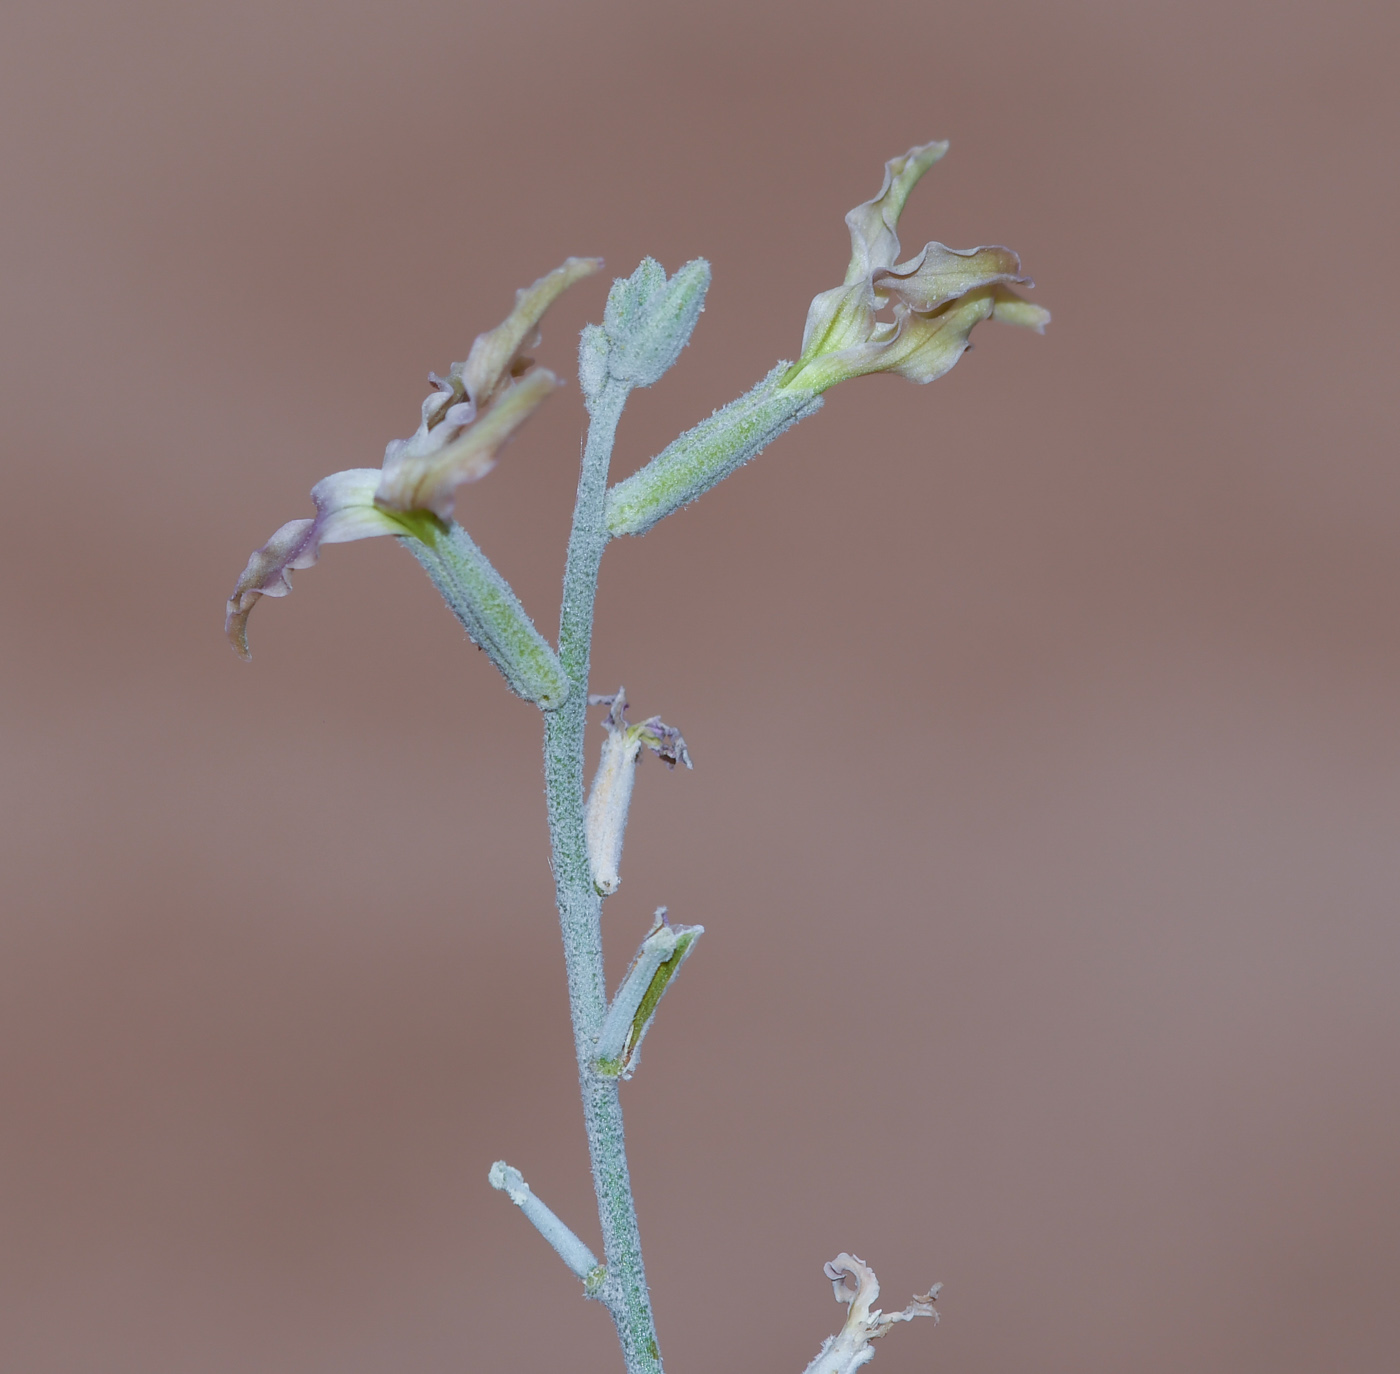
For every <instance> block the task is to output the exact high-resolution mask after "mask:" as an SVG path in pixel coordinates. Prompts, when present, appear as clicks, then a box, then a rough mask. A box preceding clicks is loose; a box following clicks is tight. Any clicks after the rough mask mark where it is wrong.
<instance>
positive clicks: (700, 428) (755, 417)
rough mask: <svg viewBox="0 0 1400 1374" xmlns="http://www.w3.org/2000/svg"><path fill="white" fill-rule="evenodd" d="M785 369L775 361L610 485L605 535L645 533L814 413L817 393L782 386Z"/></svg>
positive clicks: (786, 367) (782, 364)
mask: <svg viewBox="0 0 1400 1374" xmlns="http://www.w3.org/2000/svg"><path fill="white" fill-rule="evenodd" d="M788 370H789V364H787V363H779V364H778V365H777V367H775V368H774V369H773V370H772V371H771V372H770V373H769V374H768V375H767V376H766V377H765V378H764V379H763V380H762V381H761V382H759V384H758V385H757V386H756V387H754V389H753V390H752V391H750V392H749V393H748V394H747V395H745V396H740V397H739V399H738V400H737V401H731V402H730V403H729V404H728V405H727V406H724V407H723V408H722V409H720V410H717V411H715V413H714V414H713V415H711V416H710V418H709V419H708V420H701V422H700V423H699V424H698V425H696V426H695V428H694V429H688V430H687V431H686V432H685V433H684V434H682V435H681V436H680V437H679V438H677V439H674V440H672V441H671V443H670V444H669V445H667V447H666V448H664V449H662V451H661V452H660V453H658V454H657V455H656V457H655V458H653V459H652V460H651V462H649V463H648V464H647V465H646V466H645V467H643V468H641V469H639V470H638V471H637V472H634V473H633V474H632V475H631V476H630V477H627V478H624V479H623V480H622V481H621V482H619V483H618V484H617V485H616V486H615V487H613V488H612V490H611V491H609V492H608V511H607V524H608V533H609V534H610V535H614V536H616V535H620V534H645V533H646V532H647V530H649V529H650V528H651V527H652V526H653V525H654V524H656V522H657V521H658V520H661V519H664V518H665V517H666V516H668V515H670V514H671V512H672V511H675V510H679V509H680V507H682V506H684V505H686V504H687V503H688V502H690V501H693V500H695V498H696V497H697V496H700V495H703V494H704V493H705V492H707V491H709V489H710V488H711V487H712V486H714V485H715V484H716V483H717V482H721V481H723V480H724V479H725V478H726V477H728V476H729V474H730V473H731V472H733V471H734V470H735V469H736V468H738V467H740V466H741V465H742V464H744V463H747V462H748V461H749V459H750V458H754V457H756V456H757V455H758V454H759V453H761V452H762V451H763V450H764V449H765V448H766V447H767V446H768V445H769V444H771V443H772V442H773V440H774V439H776V438H777V437H778V435H780V434H781V433H782V432H783V431H784V430H785V429H787V428H789V427H790V426H791V425H795V424H796V423H797V422H798V421H799V420H805V419H806V418H807V416H809V415H812V414H815V413H816V411H817V410H819V409H820V407H821V404H822V400H821V397H820V396H818V395H816V394H815V393H814V392H812V391H810V390H805V389H803V388H800V387H794V388H791V389H787V388H784V387H783V386H781V385H780V383H781V382H782V379H783V377H784V375H785V374H786V373H787V372H788Z"/></svg>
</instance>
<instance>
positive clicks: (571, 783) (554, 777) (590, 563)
mask: <svg viewBox="0 0 1400 1374" xmlns="http://www.w3.org/2000/svg"><path fill="white" fill-rule="evenodd" d="M629 390H630V387H629V386H628V385H627V384H625V383H623V382H619V381H618V380H616V379H615V378H609V379H608V380H607V381H606V382H605V383H604V384H603V385H602V387H601V388H599V390H598V392H597V393H596V394H595V395H594V396H593V397H591V398H590V400H591V404H590V406H589V409H590V412H591V416H592V420H591V423H590V425H589V428H588V440H587V442H586V444H585V446H584V453H583V470H582V472H581V474H580V476H579V484H578V498H577V501H576V503H575V506H574V524H573V529H572V531H571V533H570V535H569V552H568V558H567V561H566V563H565V568H564V600H563V607H562V611H561V614H560V625H559V659H560V663H561V664H562V665H563V668H564V671H565V673H566V674H567V675H568V677H569V681H570V691H569V695H568V697H567V699H566V700H565V701H564V703H563V705H562V706H560V707H559V708H558V709H557V710H552V711H546V712H545V716H544V721H545V733H544V763H545V797H546V803H547V806H548V810H549V836H550V843H551V846H552V849H553V858H554V883H555V893H556V900H557V902H558V905H559V924H560V929H561V931H562V934H563V937H564V963H565V968H566V970H567V973H568V981H569V1009H570V1012H571V1015H572V1019H573V1029H574V1051H575V1054H576V1056H577V1059H578V1073H579V1087H580V1090H581V1092H582V1095H583V1119H584V1126H585V1128H586V1130H587V1132H588V1152H589V1156H590V1158H591V1160H592V1164H593V1187H594V1191H595V1192H596V1193H597V1197H598V1220H599V1222H600V1223H601V1226H602V1232H603V1262H604V1264H605V1266H606V1268H607V1276H606V1278H605V1279H604V1280H603V1282H602V1284H601V1285H600V1286H599V1287H598V1289H597V1291H596V1294H595V1296H597V1297H598V1298H600V1299H601V1300H602V1301H603V1302H604V1303H605V1304H606V1305H607V1308H608V1310H609V1311H610V1312H611V1313H612V1317H613V1321H614V1323H615V1324H616V1326H617V1335H618V1340H619V1341H620V1342H621V1344H622V1353H623V1358H624V1359H625V1360H626V1362H627V1369H628V1374H660V1371H661V1355H660V1351H659V1348H658V1346H657V1343H656V1325H655V1322H654V1321H653V1319H652V1314H651V1299H650V1296H649V1295H648V1293H647V1283H646V1274H645V1271H644V1270H643V1268H642V1243H641V1237H640V1235H639V1233H638V1230H637V1212H636V1207H635V1206H634V1204H633V1201H632V1182H631V1179H630V1177H629V1176H628V1172H627V1151H626V1145H625V1142H624V1140H623V1131H622V1104H621V1102H620V1101H619V1100H618V1086H619V1085H618V1080H617V1079H616V1078H609V1077H605V1076H604V1075H602V1074H601V1073H599V1072H598V1069H597V1067H596V1064H595V1060H596V1058H597V1054H596V1042H597V1037H598V1032H599V1030H600V1029H601V1028H602V1024H603V1017H604V1014H605V1013H606V1011H607V991H606V985H605V983H604V980H603V938H602V929H601V925H600V917H601V914H602V905H603V903H602V898H601V897H600V896H599V894H598V892H597V890H596V889H595V888H594V886H593V874H592V870H591V868H590V867H589V862H588V845H587V840H586V838H585V832H584V805H583V758H584V726H585V723H586V712H587V707H588V659H589V651H590V648H591V646H592V640H593V602H594V597H595V595H596V593H597V589H598V565H599V563H600V562H601V560H602V556H603V550H604V548H605V547H606V546H607V542H608V532H607V528H606V525H605V523H604V512H605V509H606V500H607V486H608V462H609V459H610V458H611V455H612V446H613V437H614V435H615V434H616V432H617V422H618V418H619V416H620V415H621V414H622V407H623V405H624V403H625V402H626V400H627V393H628V391H629Z"/></svg>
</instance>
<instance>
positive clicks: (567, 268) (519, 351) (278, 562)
mask: <svg viewBox="0 0 1400 1374" xmlns="http://www.w3.org/2000/svg"><path fill="white" fill-rule="evenodd" d="M602 265H603V264H602V260H601V259H599V258H569V259H568V260H567V261H566V262H565V263H564V264H563V265H562V266H561V267H556V268H555V269H554V271H553V272H550V273H548V274H547V275H545V276H543V277H541V278H540V279H539V280H538V281H537V282H535V284H534V285H533V286H528V287H526V288H525V289H524V290H522V291H518V292H517V293H516V300H515V309H514V310H512V311H511V312H510V314H509V315H508V316H507V317H506V319H505V320H504V321H503V322H502V323H501V324H499V325H497V327H496V328H495V329H493V330H490V331H489V332H488V333H485V334H481V335H478V337H477V339H476V342H475V343H473V344H472V348H471V352H470V353H469V354H468V355H467V360H466V362H464V363H453V365H452V367H451V369H450V371H449V372H448V374H447V376H446V377H445V378H443V377H438V376H434V375H431V374H430V377H431V380H432V383H433V393H432V395H430V396H429V397H428V398H427V399H426V400H425V401H424V402H423V418H422V423H421V424H420V425H419V426H418V431H417V433H415V434H414V435H413V436H412V437H411V438H408V439H395V440H393V441H392V442H391V443H390V444H389V446H388V448H387V449H386V450H385V452H384V465H383V467H382V468H350V469H348V470H347V471H345V472H336V473H332V474H331V475H330V476H329V477H325V478H323V479H322V480H321V481H319V482H317V483H316V485H315V486H314V487H312V489H311V499H312V501H314V502H315V504H316V515H315V518H314V519H310V520H292V521H289V522H288V523H287V524H285V525H283V526H282V528H281V529H279V530H278V531H277V532H276V534H274V535H273V536H272V538H271V539H269V540H268V541H267V543H266V544H264V545H263V546H262V548H260V549H259V550H258V551H257V552H256V553H255V554H253V556H252V557H251V558H250V559H249V560H248V566H247V567H246V568H245V569H244V570H243V575H242V576H241V577H240V578H239V579H238V583H237V585H236V586H235V587H234V589H233V595H232V596H231V597H229V602H228V614H227V617H226V619H225V621H224V630H225V633H226V634H227V635H228V637H229V640H230V641H231V642H232V644H233V647H234V648H235V649H236V650H237V651H238V653H239V656H240V657H242V658H247V657H249V654H248V615H249V612H250V611H252V609H253V607H254V606H255V605H257V603H258V601H259V600H260V599H261V598H262V597H264V596H286V594H287V593H288V592H289V591H291V589H292V580H291V574H292V572H293V571H294V570H295V569H298V568H309V567H310V566H311V565H312V564H313V563H314V562H315V561H316V557H317V555H318V554H319V553H320V551H321V546H322V545H323V544H343V543H347V542H349V541H350V540H353V539H371V538H373V537H374V536H376V535H381V534H398V535H414V536H417V537H420V538H421V537H423V536H424V535H425V534H427V533H430V532H431V531H433V530H440V529H441V528H442V526H443V525H444V524H445V522H446V521H448V520H450V519H451V517H452V503H453V499H454V497H455V495H456V490H457V488H458V487H459V486H461V485H462V483H464V482H474V481H476V480H477V479H478V478H480V477H484V476H485V475H486V474H487V473H488V472H490V471H491V469H492V468H493V467H494V466H495V464H496V455H497V454H498V453H499V452H500V450H501V448H502V447H503V446H504V444H505V442H506V441H507V440H508V439H509V438H510V437H511V435H513V434H514V433H515V431H516V430H517V429H519V428H520V426H521V425H522V424H524V423H525V421H526V420H527V419H528V418H529V417H530V416H531V415H532V414H533V413H534V411H535V410H536V408H537V407H538V406H539V405H540V403H541V402H542V401H543V400H544V399H545V397H546V396H548V395H549V394H550V392H552V391H553V390H554V388H555V387H556V386H558V385H559V378H558V377H556V376H555V375H554V373H552V372H550V371H549V370H548V368H543V367H537V366H536V365H535V362H534V359H532V358H528V357H526V356H524V353H525V350H526V349H527V348H532V347H533V346H534V345H535V344H537V343H538V342H539V331H538V325H539V322H540V318H541V316H543V314H544V312H545V311H546V310H547V309H548V308H549V307H550V306H551V305H552V304H553V303H554V301H555V300H556V299H557V298H558V297H559V295H560V294H561V293H562V292H563V291H565V290H567V289H568V288H569V287H570V286H572V285H573V284H574V282H576V281H578V280H579V279H580V278H581V277H586V276H588V275H590V274H591V273H593V272H596V271H597V270H598V269H599V268H600V267H601V266H602Z"/></svg>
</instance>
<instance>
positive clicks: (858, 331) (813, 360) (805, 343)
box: [782, 143, 1050, 392]
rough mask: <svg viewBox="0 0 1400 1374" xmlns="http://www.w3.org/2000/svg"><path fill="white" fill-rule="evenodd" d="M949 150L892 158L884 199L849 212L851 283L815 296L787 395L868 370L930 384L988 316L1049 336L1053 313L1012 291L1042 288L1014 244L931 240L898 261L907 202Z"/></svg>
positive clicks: (925, 149) (937, 147) (928, 146)
mask: <svg viewBox="0 0 1400 1374" xmlns="http://www.w3.org/2000/svg"><path fill="white" fill-rule="evenodd" d="M947 151H948V145H947V144H946V143H925V144H923V145H922V146H921V147H917V148H911V149H910V150H909V151H908V152H907V153H905V155H904V156H903V157H897V158H892V159H891V160H890V161H889V162H887V163H886V164H885V184H884V185H883V186H882V187H881V188H880V194H879V195H878V196H876V197H875V199H874V200H868V201H866V202H865V203H864V204H863V205H857V206H856V208H855V209H854V210H852V211H851V212H850V213H849V214H848V215H847V216H846V225H847V227H848V228H849V229H850V231H851V263H850V266H849V267H848V268H847V269H846V280H845V282H844V283H843V284H842V285H841V286H838V287H835V288H833V289H832V290H830V291H823V292H822V293H821V294H820V295H819V296H817V297H816V299H815V300H813V302H812V304H811V308H810V309H809V310H808V312H807V327H806V329H805V330H804V331H803V335H802V356H801V357H800V358H799V359H798V360H797V362H796V363H795V364H794V365H793V366H792V368H790V369H789V370H788V372H787V374H786V375H785V376H784V377H783V379H782V387H783V389H785V390H791V391H796V390H804V391H811V392H821V391H825V390H826V389H827V387H830V386H834V385H835V384H836V383H837V382H841V381H845V380H846V379H847V378H848V377H859V376H861V375H862V374H864V373H867V372H897V373H899V375H900V376H902V377H908V378H909V379H910V381H914V382H931V381H933V380H934V379H935V378H937V377H941V376H942V375H943V374H944V373H945V372H947V371H948V370H949V369H950V368H951V367H952V366H953V364H954V363H956V362H957V360H958V359H959V358H960V357H961V356H962V354H963V352H964V351H965V350H966V348H967V347H968V335H969V334H970V333H971V332H972V329H973V327H974V326H975V325H978V324H980V323H981V322H982V321H983V320H987V319H995V320H1001V321H1002V322H1003V323H1005V324H1018V325H1021V326H1023V327H1025V328H1027V329H1034V330H1035V331H1036V332H1037V333H1044V331H1045V326H1046V325H1047V324H1048V323H1049V322H1050V312H1049V311H1048V310H1044V309H1042V308H1041V307H1040V306H1038V305H1032V304H1031V303H1030V302H1029V301H1027V300H1024V299H1023V298H1022V297H1020V296H1018V295H1016V293H1015V292H1014V291H1012V290H1010V286H1011V285H1021V286H1031V285H1034V283H1033V282H1031V281H1030V279H1029V278H1027V277H1023V276H1021V275H1020V271H1021V260H1020V258H1018V257H1017V256H1016V254H1015V253H1013V252H1012V251H1011V250H1010V249H1009V248H1002V247H999V246H995V245H993V246H990V247H982V248H963V249H959V248H945V247H944V246H943V244H941V243H930V244H926V245H925V247H924V249H923V251H922V252H921V253H919V254H918V255H917V256H916V257H913V258H910V259H909V260H908V262H897V261H896V260H897V259H898V257H899V238H898V236H897V235H896V233H895V228H896V225H898V223H899V216H900V212H901V211H902V210H903V209H904V202H905V201H906V200H907V199H908V196H909V192H910V191H912V190H913V189H914V184H915V183H916V182H917V181H918V180H919V178H920V177H921V176H923V174H924V173H925V172H926V171H928V169H929V168H930V167H932V166H933V164H934V163H935V162H937V161H938V159H939V158H941V157H942V156H943V154H944V153H946V152H947ZM889 308H892V310H893V315H894V318H893V319H892V320H881V319H880V318H879V312H880V311H882V310H885V309H889Z"/></svg>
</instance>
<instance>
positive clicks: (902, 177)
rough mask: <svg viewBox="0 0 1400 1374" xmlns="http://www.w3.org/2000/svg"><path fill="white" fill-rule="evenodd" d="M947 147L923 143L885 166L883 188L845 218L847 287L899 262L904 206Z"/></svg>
mask: <svg viewBox="0 0 1400 1374" xmlns="http://www.w3.org/2000/svg"><path fill="white" fill-rule="evenodd" d="M947 151H948V145H947V143H924V144H921V145H919V146H918V147H915V148H910V150H909V151H908V152H907V153H905V154H904V156H903V157H893V158H891V159H890V160H889V161H888V162H887V163H885V184H884V185H883V186H881V188H880V194H879V195H878V196H876V197H875V199H874V200H867V201H866V202H865V203H864V204H863V205H857V206H856V208H855V209H854V210H852V211H851V212H850V213H849V214H848V215H847V216H846V227H847V228H848V229H849V230H850V231H851V265H850V266H849V267H848V268H847V269H846V285H847V286H849V285H851V283H852V282H857V281H859V280H860V279H861V278H862V277H865V276H868V275H869V274H870V273H871V272H875V271H878V270H879V269H880V268H882V267H893V266H894V265H895V263H896V262H897V261H898V260H899V236H898V235H897V234H896V232H895V226H896V225H897V224H898V223H899V216H900V213H901V212H902V211H903V209H904V202H905V201H906V200H907V199H908V198H909V192H910V191H912V190H913V189H914V186H915V183H916V182H917V181H918V180H919V178H920V177H921V176H923V174H924V173H925V172H927V171H928V169H929V168H930V167H932V166H933V164H934V163H935V162H937V161H938V159H939V158H941V157H942V156H943V154H944V153H946V152H947Z"/></svg>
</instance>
